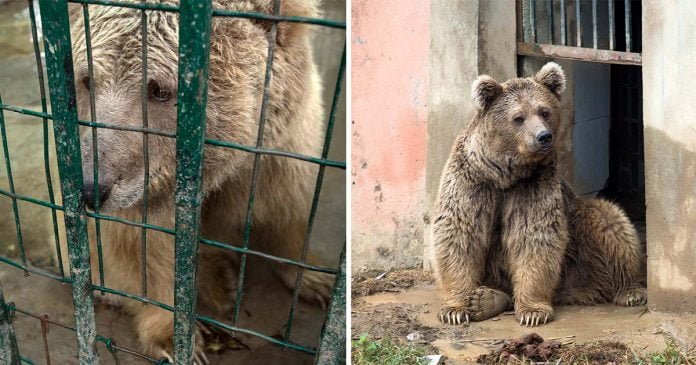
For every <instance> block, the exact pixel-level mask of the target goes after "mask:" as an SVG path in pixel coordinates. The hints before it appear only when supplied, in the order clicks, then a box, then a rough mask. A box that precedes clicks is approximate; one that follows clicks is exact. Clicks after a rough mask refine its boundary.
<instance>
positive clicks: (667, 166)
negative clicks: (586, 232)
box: [643, 0, 696, 312]
mask: <svg viewBox="0 0 696 365" xmlns="http://www.w3.org/2000/svg"><path fill="white" fill-rule="evenodd" d="M694 14H696V2H693V1H668V2H665V1H657V0H649V1H643V118H644V126H645V129H644V138H645V196H646V205H647V211H646V225H647V251H648V304H649V306H650V308H651V309H655V310H666V311H692V312H693V311H696V306H694V303H696V123H695V122H694V116H695V115H696V102H694V101H695V100H696V99H695V95H694V92H693V85H694V84H696V68H694V64H696V46H695V45H696V23H694V22H693V21H692V20H693V15H694Z"/></svg>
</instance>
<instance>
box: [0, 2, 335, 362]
mask: <svg viewBox="0 0 696 365" xmlns="http://www.w3.org/2000/svg"><path fill="white" fill-rule="evenodd" d="M281 1H282V0H275V1H274V3H273V12H272V13H257V12H242V11H233V10H224V9H217V8H215V9H214V8H213V6H212V1H210V0H208V1H197V0H182V1H181V2H180V4H179V5H178V6H177V5H168V4H163V3H148V2H144V1H143V2H124V1H110V0H69V1H68V0H39V1H38V2H39V4H40V10H41V24H42V25H43V34H44V51H45V61H46V74H47V76H48V89H49V94H47V92H46V89H45V84H44V83H45V80H44V65H43V59H42V53H41V48H40V46H39V42H40V39H39V35H38V32H37V19H36V18H37V17H36V14H35V11H34V0H28V9H29V15H30V20H31V33H32V38H33V41H34V54H35V59H36V65H37V75H38V79H39V89H40V90H39V91H40V95H41V110H40V111H38V110H30V109H27V108H22V107H18V106H13V105H8V104H4V103H3V101H2V98H1V96H0V132H1V133H2V143H3V152H4V160H5V161H4V162H5V170H6V173H7V178H8V183H9V184H8V185H9V187H8V188H9V189H4V188H0V195H2V196H4V197H5V198H7V199H10V200H11V203H12V209H13V216H14V221H15V231H16V239H17V244H18V247H19V261H16V260H14V259H11V258H8V257H2V256H0V262H3V263H5V264H8V265H11V266H14V267H16V268H19V269H21V270H23V271H24V272H25V275H26V276H29V275H32V274H35V275H41V276H45V277H48V278H50V279H53V280H56V281H57V282H60V283H64V284H69V285H70V286H71V287H72V296H73V305H74V311H75V313H74V315H75V325H74V326H70V325H67V324H65V323H60V322H58V321H54V320H51V319H50V318H49V317H48V316H46V315H42V314H37V313H32V312H31V311H28V310H25V309H23V308H22V307H21V303H20V305H19V306H18V305H16V304H15V303H12V302H9V303H6V302H5V301H4V299H3V298H1V297H0V299H2V301H1V302H0V360H3V361H4V362H3V363H8V364H17V363H20V362H23V363H30V364H31V363H33V361H32V359H29V358H26V357H23V356H21V354H20V353H19V348H21V344H20V346H18V345H17V342H16V339H15V336H14V334H13V329H12V326H11V319H12V317H13V316H15V315H17V314H19V315H23V316H28V317H31V318H34V319H36V320H38V321H40V323H41V330H42V339H43V344H44V348H45V350H46V351H45V361H46V363H48V364H50V363H51V359H50V351H48V343H47V339H46V338H47V337H46V333H47V331H48V329H49V328H50V327H51V326H58V327H62V328H64V329H68V330H72V331H75V333H76V335H77V339H78V345H77V351H76V353H77V354H78V357H79V361H80V363H81V364H93V363H97V362H99V354H98V352H97V350H96V349H97V346H96V344H97V343H98V342H101V343H103V344H104V345H105V346H106V349H107V350H108V352H109V353H111V354H112V355H113V356H114V358H115V359H116V361H117V362H118V357H117V356H116V354H117V353H122V354H129V355H131V356H135V357H139V358H141V359H144V360H147V361H149V362H151V363H156V364H160V363H168V361H167V360H166V359H156V358H153V357H151V356H149V355H146V354H143V353H140V352H138V351H137V350H134V349H130V348H127V347H123V346H119V345H116V340H117V339H111V338H106V337H103V336H101V335H99V334H98V333H97V328H96V324H95V323H96V321H95V312H94V300H93V293H94V292H95V291H97V292H100V293H108V294H112V295H117V296H121V297H124V298H127V299H129V300H135V301H140V302H142V303H144V304H146V305H152V306H156V307H158V308H162V309H164V310H167V311H171V312H173V313H174V323H175V328H174V333H175V336H174V360H175V363H176V364H190V363H191V362H192V361H193V359H194V331H195V324H196V322H197V321H198V322H203V323H206V324H208V325H211V326H216V327H219V328H222V329H225V330H227V331H231V332H232V333H245V334H247V335H252V336H256V337H259V338H262V339H264V340H266V341H268V342H271V343H274V344H276V345H279V346H282V347H284V348H287V349H292V350H296V351H300V352H305V353H309V354H312V355H315V359H316V360H315V362H316V363H321V364H329V363H337V362H340V361H342V359H343V356H344V349H343V346H344V343H345V295H346V294H345V258H344V257H343V256H341V259H340V261H341V265H340V267H339V268H330V267H325V266H319V265H314V264H309V263H308V262H307V256H308V251H309V246H310V235H311V233H312V229H313V226H314V223H315V217H316V215H317V208H318V203H319V197H320V192H321V190H322V185H323V181H324V176H325V172H326V168H327V167H328V168H333V169H339V170H345V167H346V164H345V162H343V161H335V160H331V159H329V158H328V156H329V150H330V147H331V140H332V135H333V133H334V130H333V129H334V125H335V119H336V113H337V110H338V107H339V102H340V101H339V100H340V95H341V85H342V83H343V78H344V70H345V44H344V46H343V55H342V58H341V64H340V66H339V71H338V76H337V79H336V80H335V88H334V95H333V102H332V104H331V110H330V113H329V119H328V122H327V123H326V129H325V132H324V133H325V134H324V143H323V147H322V151H321V155H320V156H310V155H305V154H301V153H296V152H294V151H286V150H278V149H272V148H267V147H265V146H264V136H265V133H264V131H265V126H266V119H267V110H268V104H269V87H270V85H271V83H272V82H273V81H272V74H273V63H274V53H275V48H276V44H277V41H276V37H277V30H278V27H279V24H281V23H302V24H309V25H313V26H319V27H330V28H337V29H342V30H345V28H346V26H345V23H344V22H339V21H332V20H327V19H319V18H309V17H299V16H286V15H281V14H280V5H281ZM68 3H76V4H79V5H81V6H82V18H83V21H84V24H83V26H84V29H85V43H86V44H85V47H86V52H87V61H88V62H87V64H88V77H87V79H86V80H88V90H89V91H90V93H89V106H90V107H89V109H90V118H89V120H81V119H79V118H78V112H77V103H76V90H75V72H74V70H73V54H72V48H71V47H72V45H71V38H70V17H69V9H68ZM91 6H112V7H121V8H129V9H135V10H137V11H138V12H139V13H140V14H139V15H140V20H141V22H140V24H141V25H140V27H141V29H140V31H141V34H142V41H143V42H142V45H141V55H140V57H141V69H140V72H141V90H142V95H143V96H145V95H148V93H149V87H150V85H149V84H148V76H147V73H148V44H147V43H148V36H147V35H148V21H147V19H148V16H149V15H150V13H151V12H171V13H177V14H178V15H179V46H178V47H179V48H178V91H177V127H176V132H175V133H172V132H170V131H164V130H159V129H155V128H151V127H150V125H149V124H148V106H147V99H146V98H145V97H143V98H142V106H141V108H142V126H132V125H124V124H119V123H114V122H113V121H98V120H97V117H96V111H95V109H96V107H95V92H94V89H95V87H94V70H93V62H92V58H93V56H92V45H91V41H92V40H91V37H90V35H91V33H92V32H91V28H90V26H91V23H90V7H91ZM214 17H227V18H246V19H252V20H254V21H260V22H266V23H268V24H269V27H270V31H269V32H268V49H267V62H266V66H265V75H264V77H263V97H262V100H261V105H260V108H259V109H260V113H259V118H258V131H257V139H256V143H255V144H254V145H247V144H243V143H235V142H232V141H226V140H219V139H213V138H207V137H206V133H205V131H206V129H205V128H206V106H207V100H206V96H207V94H208V93H207V87H208V68H209V63H210V60H209V52H210V37H211V22H212V19H213V18H214ZM192 75H197V76H199V77H191V76H192ZM48 96H50V103H51V112H50V113H49V109H48V100H49V98H48ZM5 112H11V113H20V114H23V115H27V116H31V117H36V118H39V119H41V120H42V122H43V130H42V132H43V158H44V175H45V180H46V188H47V189H48V200H44V199H37V198H34V197H31V196H25V195H21V194H18V193H17V192H16V190H15V186H14V179H13V174H12V164H11V154H10V152H11V151H10V150H9V148H8V140H7V133H6V123H5V117H4V113H5ZM51 124H52V125H53V133H54V136H55V142H56V143H55V148H56V150H55V154H56V157H57V161H58V168H59V172H60V174H59V175H60V183H61V191H62V203H59V201H60V200H59V199H57V197H56V196H55V195H54V190H53V189H54V187H53V184H52V180H53V177H52V176H51V168H50V162H49V161H50V155H51V153H52V151H51V148H50V144H49V135H50V133H49V127H50V125H51ZM80 127H87V128H91V134H92V141H93V145H92V146H91V147H92V148H91V152H92V158H93V161H94V162H93V170H92V173H93V175H94V176H93V177H92V179H93V181H94V182H96V183H93V184H92V185H93V189H94V190H93V191H85V190H84V187H85V183H84V180H83V179H84V176H83V161H82V155H81V149H80ZM103 129H111V130H119V131H128V132H139V133H141V134H142V145H143V162H142V163H143V166H144V175H143V181H144V182H143V186H145V187H147V186H149V185H148V184H149V177H150V168H149V161H150V156H149V155H148V151H149V147H148V145H149V143H150V137H151V136H158V137H165V138H173V139H176V191H175V194H174V197H175V199H174V200H175V205H176V219H175V222H176V224H175V226H174V228H173V229H172V228H169V227H164V226H160V225H155V224H152V223H150V222H148V189H147V188H145V189H143V197H142V199H143V204H142V212H141V213H142V214H141V220H132V219H125V218H122V217H117V216H114V215H108V214H104V213H102V212H101V210H100V190H99V189H100V186H99V185H100V184H99V183H98V182H99V181H100V180H99V169H98V166H99V162H98V161H99V156H100V153H99V147H98V143H97V140H98V138H97V136H98V133H99V131H100V130H103ZM206 145H208V146H215V147H220V148H229V149H234V150H238V151H243V152H245V153H249V154H253V156H254V157H253V168H252V174H251V182H250V187H251V188H250V191H249V195H248V199H247V209H246V215H245V222H244V232H243V240H242V242H241V243H240V244H239V245H234V244H232V243H228V242H220V241H216V240H212V239H207V238H203V237H202V236H201V234H200V220H201V203H202V193H201V189H202V188H201V179H202V172H203V161H204V159H203V149H204V146H206ZM262 156H276V157H279V158H286V159H293V160H298V161H304V162H306V163H310V164H315V165H318V173H317V175H316V180H315V183H314V194H313V198H312V201H311V205H310V211H309V217H308V220H307V227H306V232H305V238H304V242H303V245H302V250H301V254H300V257H299V259H292V258H286V257H281V256H277V255H272V254H269V253H266V252H263V251H260V250H255V249H253V248H251V246H250V241H251V230H252V226H253V222H254V203H255V198H256V197H257V189H256V187H257V184H258V178H259V177H258V176H259V170H260V168H261V165H262V164H263V160H262V158H261V157H262ZM89 193H91V194H93V197H94V204H93V209H91V210H87V209H86V208H85V197H84V195H85V194H89ZM18 202H26V203H30V204H35V205H38V206H42V207H44V208H47V209H49V210H50V211H51V222H52V224H53V236H54V240H55V250H56V261H57V264H58V266H59V267H58V273H57V274H56V273H54V272H51V271H47V270H43V269H41V268H38V267H34V266H33V265H31V264H30V263H29V261H28V259H27V253H26V250H25V248H24V244H23V239H22V231H23V230H26V229H28V228H27V227H23V226H22V222H21V220H20V215H19V211H18V209H19V208H18ZM61 213H62V216H63V217H64V224H65V235H66V239H67V248H68V252H67V253H66V252H64V251H63V250H62V249H61V244H60V239H61V238H60V234H59V224H58V223H59V216H60V215H61ZM88 218H91V219H94V223H95V227H96V237H93V240H94V241H96V248H97V257H98V262H97V265H96V266H97V267H96V268H93V267H92V265H91V264H90V238H89V237H88V229H87V225H88V223H87V219H88ZM102 221H108V222H116V223H118V224H123V225H128V226H132V227H136V228H138V229H140V232H141V234H140V255H141V257H142V259H141V265H140V280H141V285H140V288H141V290H140V292H139V293H132V292H127V291H124V290H119V289H116V288H113V287H110V286H109V285H108V283H106V282H105V275H104V270H103V269H104V265H105V262H104V255H103V252H102V250H103V244H102V235H101V229H100V223H101V222H102ZM152 231H155V232H159V233H162V234H166V235H169V236H173V237H174V245H175V252H176V254H175V265H174V272H175V275H174V293H175V297H174V305H173V306H171V305H168V304H166V303H162V302H160V301H157V300H153V299H151V298H149V297H148V274H147V270H146V268H147V256H148V250H147V243H148V232H152ZM199 244H200V245H205V246H210V247H216V248H219V249H223V250H228V251H231V252H234V253H236V254H238V255H240V264H239V273H238V275H237V277H238V282H237V292H236V300H235V302H234V313H233V318H232V321H231V323H226V322H224V321H221V320H218V319H215V318H213V317H210V316H205V315H201V314H199V313H197V312H196V274H197V273H196V267H197V258H198V247H199ZM344 250H345V248H344ZM66 254H67V255H68V257H69V263H70V270H67V269H68V268H66V267H63V266H64V265H63V256H64V255H66ZM249 256H254V257H259V258H262V259H265V260H269V261H272V262H275V263H278V264H284V265H292V266H294V267H297V268H298V270H297V276H296V280H295V285H294V289H293V294H292V302H291V305H290V310H289V313H288V315H287V320H286V325H285V331H284V334H283V336H281V337H280V338H278V337H275V336H270V335H268V334H264V333H261V332H258V331H255V330H252V329H249V328H244V327H241V326H239V325H238V319H239V313H240V308H241V304H242V301H243V294H244V291H245V290H244V288H245V277H246V272H247V266H248V257H249ZM93 269H96V270H98V275H97V277H98V282H96V283H94V282H92V277H93V276H92V272H91V271H92V270H93ZM307 270H309V271H312V272H321V273H327V274H332V275H335V276H336V284H335V287H334V290H333V294H332V300H331V303H330V304H329V308H328V312H327V318H326V323H325V326H324V330H323V333H322V336H321V338H322V339H321V341H320V346H319V348H318V349H316V348H312V347H308V346H305V345H300V344H297V343H294V342H292V341H291V340H290V337H291V333H292V328H293V319H294V317H295V314H296V313H295V312H296V307H297V303H298V300H299V292H300V288H301V284H302V277H303V275H304V273H305V271H307ZM68 271H69V272H70V275H69V276H68V275H65V273H66V272H68Z"/></svg>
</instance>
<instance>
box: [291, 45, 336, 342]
mask: <svg viewBox="0 0 696 365" xmlns="http://www.w3.org/2000/svg"><path fill="white" fill-rule="evenodd" d="M345 68H346V45H345V43H344V44H343V56H342V57H341V65H340V66H339V68H338V76H337V78H336V86H335V88H334V96H333V103H332V104H331V112H330V113H329V122H328V123H327V125H326V133H325V134H324V147H323V149H322V151H321V157H322V158H326V157H327V156H328V155H329V149H330V148H331V138H332V137H333V128H334V123H335V121H336V112H337V111H338V102H339V100H340V98H341V85H342V83H343V75H344V72H345ZM324 170H326V167H325V166H319V172H318V173H317V180H316V183H315V185H314V198H313V199H312V207H311V209H310V212H309V219H308V221H307V230H306V232H305V239H304V242H303V244H302V254H301V255H300V262H305V260H307V253H308V252H309V239H310V237H311V236H312V228H313V227H314V218H315V216H316V214H317V208H318V207H319V195H320V194H321V187H322V184H323V182H324ZM303 274H304V269H303V268H301V267H300V268H299V269H298V270H297V278H296V279H295V288H294V290H293V294H292V303H291V304H290V313H289V314H288V320H287V321H286V324H285V335H284V336H283V339H284V340H285V341H287V340H288V339H289V338H290V332H291V331H292V320H293V318H294V314H295V307H296V306H297V301H298V299H299V297H300V285H301V284H302V276H303Z"/></svg>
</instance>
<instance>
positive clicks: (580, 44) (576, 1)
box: [575, 0, 582, 47]
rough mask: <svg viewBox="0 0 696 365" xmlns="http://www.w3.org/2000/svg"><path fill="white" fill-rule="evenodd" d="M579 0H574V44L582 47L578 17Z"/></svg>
mask: <svg viewBox="0 0 696 365" xmlns="http://www.w3.org/2000/svg"><path fill="white" fill-rule="evenodd" d="M580 16H581V14H580V0H575V38H576V41H575V46H576V47H582V20H581V19H580Z"/></svg>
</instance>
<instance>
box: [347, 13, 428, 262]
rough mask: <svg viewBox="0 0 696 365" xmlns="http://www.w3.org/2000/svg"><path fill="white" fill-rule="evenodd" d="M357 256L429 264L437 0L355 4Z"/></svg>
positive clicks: (354, 239) (354, 222) (354, 244)
mask: <svg viewBox="0 0 696 365" xmlns="http://www.w3.org/2000/svg"><path fill="white" fill-rule="evenodd" d="M351 11H352V40H351V42H352V75H351V82H352V100H353V103H352V121H351V123H352V133H353V135H352V171H351V174H352V187H351V189H352V198H351V207H352V217H351V219H352V262H353V271H354V272H355V271H360V270H363V269H365V268H368V267H369V268H371V269H390V268H397V267H416V266H420V265H422V262H423V214H422V212H423V206H424V202H425V192H424V188H423V187H424V183H425V182H424V181H425V153H426V117H427V108H428V105H427V102H428V100H427V90H428V49H429V42H430V38H429V34H430V16H429V14H430V1H427V0H407V1H406V0H402V1H398V0H389V1H370V0H356V1H353V4H352V10H351Z"/></svg>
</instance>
